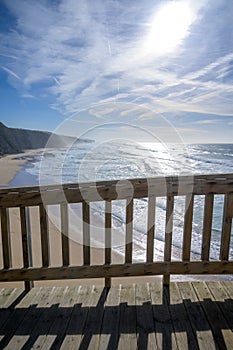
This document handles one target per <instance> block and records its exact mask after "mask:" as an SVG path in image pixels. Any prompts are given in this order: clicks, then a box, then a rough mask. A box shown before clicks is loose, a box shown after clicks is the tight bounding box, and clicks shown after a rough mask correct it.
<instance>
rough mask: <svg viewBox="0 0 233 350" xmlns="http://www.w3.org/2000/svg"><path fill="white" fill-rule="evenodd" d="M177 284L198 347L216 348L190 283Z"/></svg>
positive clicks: (206, 349)
mask: <svg viewBox="0 0 233 350" xmlns="http://www.w3.org/2000/svg"><path fill="white" fill-rule="evenodd" d="M177 285H178V288H179V291H180V293H181V296H182V298H183V303H184V306H185V308H186V311H187V315H188V318H189V320H190V322H191V324H192V328H193V331H194V334H196V339H197V343H198V347H199V349H201V350H202V349H203V350H209V349H216V343H215V340H214V337H213V334H212V331H211V328H210V325H209V322H208V320H207V318H206V316H205V313H204V311H203V310H202V308H201V303H200V302H199V300H198V298H197V296H196V293H195V291H194V289H193V287H192V285H191V283H190V282H179V283H177ZM217 348H218V347H217Z"/></svg>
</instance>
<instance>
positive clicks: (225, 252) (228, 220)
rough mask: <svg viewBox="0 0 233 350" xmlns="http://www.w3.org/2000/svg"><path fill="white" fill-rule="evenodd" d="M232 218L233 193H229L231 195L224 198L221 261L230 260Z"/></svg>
mask: <svg viewBox="0 0 233 350" xmlns="http://www.w3.org/2000/svg"><path fill="white" fill-rule="evenodd" d="M232 216H233V193H229V194H226V195H225V198H224V211H223V222H222V236H221V247H220V260H228V258H229V249H230V239H231V225H232Z"/></svg>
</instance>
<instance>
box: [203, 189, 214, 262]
mask: <svg viewBox="0 0 233 350" xmlns="http://www.w3.org/2000/svg"><path fill="white" fill-rule="evenodd" d="M213 206H214V195H213V193H208V194H206V195H205V204H204V219H203V232H202V248H201V259H202V260H209V256H210V241H211V230H212V221H213Z"/></svg>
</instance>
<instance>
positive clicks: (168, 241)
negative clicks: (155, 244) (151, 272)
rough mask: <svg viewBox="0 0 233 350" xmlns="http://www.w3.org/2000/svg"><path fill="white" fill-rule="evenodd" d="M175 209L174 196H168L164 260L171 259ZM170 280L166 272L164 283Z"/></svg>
mask: <svg viewBox="0 0 233 350" xmlns="http://www.w3.org/2000/svg"><path fill="white" fill-rule="evenodd" d="M173 209H174V197H173V196H167V209H166V231H165V247H164V261H171V249H172V228H173ZM169 282H170V275H169V274H165V275H164V276H163V284H165V285H167V284H169Z"/></svg>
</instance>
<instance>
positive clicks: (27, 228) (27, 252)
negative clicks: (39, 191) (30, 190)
mask: <svg viewBox="0 0 233 350" xmlns="http://www.w3.org/2000/svg"><path fill="white" fill-rule="evenodd" d="M20 223H21V236H22V245H23V266H24V267H25V268H27V267H32V246H31V225H30V213H29V208H28V207H27V208H25V207H20ZM24 287H25V290H30V289H31V288H33V287H34V282H33V281H25V282H24Z"/></svg>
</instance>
